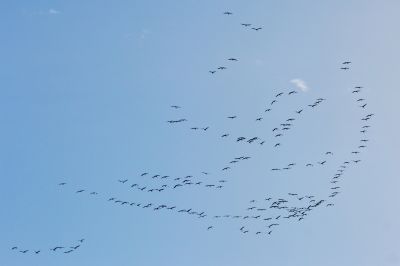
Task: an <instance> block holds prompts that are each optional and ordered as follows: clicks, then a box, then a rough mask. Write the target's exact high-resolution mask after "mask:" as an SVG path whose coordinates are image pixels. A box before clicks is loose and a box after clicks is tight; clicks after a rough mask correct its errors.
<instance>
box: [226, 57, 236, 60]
mask: <svg viewBox="0 0 400 266" xmlns="http://www.w3.org/2000/svg"><path fill="white" fill-rule="evenodd" d="M228 60H229V61H238V59H237V58H233V57H231V58H228Z"/></svg>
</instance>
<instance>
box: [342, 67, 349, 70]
mask: <svg viewBox="0 0 400 266" xmlns="http://www.w3.org/2000/svg"><path fill="white" fill-rule="evenodd" d="M340 69H342V70H348V69H350V68H348V67H341V68H340Z"/></svg>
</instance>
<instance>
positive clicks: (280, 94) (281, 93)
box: [275, 92, 283, 97]
mask: <svg viewBox="0 0 400 266" xmlns="http://www.w3.org/2000/svg"><path fill="white" fill-rule="evenodd" d="M282 95H283V92H280V93H278V94H277V95H275V97H279V96H282Z"/></svg>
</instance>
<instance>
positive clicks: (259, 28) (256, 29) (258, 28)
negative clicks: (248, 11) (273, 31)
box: [251, 27, 262, 31]
mask: <svg viewBox="0 0 400 266" xmlns="http://www.w3.org/2000/svg"><path fill="white" fill-rule="evenodd" d="M251 29H252V30H255V31H259V30H262V27H257V28H251Z"/></svg>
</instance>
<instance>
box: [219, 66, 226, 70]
mask: <svg viewBox="0 0 400 266" xmlns="http://www.w3.org/2000/svg"><path fill="white" fill-rule="evenodd" d="M218 69H219V70H224V69H226V67H224V66H220V67H218Z"/></svg>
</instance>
